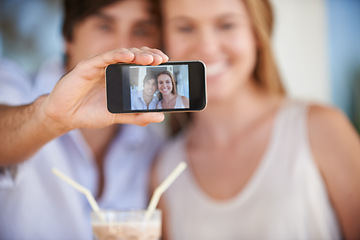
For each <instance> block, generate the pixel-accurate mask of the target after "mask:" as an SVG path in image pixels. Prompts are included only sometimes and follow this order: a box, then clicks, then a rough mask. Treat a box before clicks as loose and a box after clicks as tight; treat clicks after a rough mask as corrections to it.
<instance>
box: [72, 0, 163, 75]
mask: <svg viewBox="0 0 360 240" xmlns="http://www.w3.org/2000/svg"><path fill="white" fill-rule="evenodd" d="M149 4H150V3H149V2H148V0H122V1H119V2H115V3H113V4H110V5H108V6H106V7H104V8H101V9H99V11H98V12H97V13H95V14H93V15H91V16H89V17H87V18H85V19H84V20H83V21H81V22H79V23H78V24H76V25H75V26H74V30H73V39H72V41H70V42H66V53H67V55H68V57H69V58H68V64H67V68H68V70H70V69H72V68H74V67H75V66H76V64H78V63H79V62H80V61H81V60H82V59H84V58H87V57H90V56H93V55H96V54H100V53H103V52H106V51H109V50H112V49H116V48H129V47H137V48H139V47H142V46H148V47H155V48H156V47H159V44H160V36H159V29H158V27H157V26H156V22H155V20H154V18H153V17H152V16H151V14H150V13H149V10H148V9H149V6H150V5H149Z"/></svg>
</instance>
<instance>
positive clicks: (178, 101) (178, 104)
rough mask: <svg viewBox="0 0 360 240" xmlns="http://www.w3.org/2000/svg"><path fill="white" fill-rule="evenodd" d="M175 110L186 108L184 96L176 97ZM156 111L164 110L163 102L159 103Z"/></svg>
mask: <svg viewBox="0 0 360 240" xmlns="http://www.w3.org/2000/svg"><path fill="white" fill-rule="evenodd" d="M174 108H185V105H184V102H183V100H182V96H180V95H177V96H176V102H175V106H174ZM156 109H162V105H161V101H159V102H158V104H157V106H156Z"/></svg>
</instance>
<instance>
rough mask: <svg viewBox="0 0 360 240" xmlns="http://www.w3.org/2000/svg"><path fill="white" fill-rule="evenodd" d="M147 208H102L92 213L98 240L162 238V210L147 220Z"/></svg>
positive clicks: (94, 232)
mask: <svg viewBox="0 0 360 240" xmlns="http://www.w3.org/2000/svg"><path fill="white" fill-rule="evenodd" d="M145 213H146V210H131V211H121V210H100V211H98V212H92V213H91V225H92V230H93V234H94V237H95V239H96V240H105V239H106V240H109V239H112V240H140V239H141V240H160V238H161V211H160V210H155V211H154V213H153V214H151V217H150V219H149V220H145Z"/></svg>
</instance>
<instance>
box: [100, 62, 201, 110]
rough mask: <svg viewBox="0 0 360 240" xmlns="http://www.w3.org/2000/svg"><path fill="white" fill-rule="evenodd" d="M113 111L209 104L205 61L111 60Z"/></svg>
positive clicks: (191, 107)
mask: <svg viewBox="0 0 360 240" xmlns="http://www.w3.org/2000/svg"><path fill="white" fill-rule="evenodd" d="M105 76H106V95H107V96H106V99H107V108H108V110H109V112H111V113H136V112H185V111H201V110H203V109H204V108H205V107H206V77H205V64H204V63H203V62H201V61H177V62H167V63H164V64H160V65H158V66H143V65H136V64H123V63H117V64H111V65H109V66H107V68H106V72H105Z"/></svg>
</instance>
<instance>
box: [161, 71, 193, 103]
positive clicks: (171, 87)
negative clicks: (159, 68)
mask: <svg viewBox="0 0 360 240" xmlns="http://www.w3.org/2000/svg"><path fill="white" fill-rule="evenodd" d="M157 84H158V89H159V91H160V101H159V102H158V104H157V106H156V108H157V109H174V108H189V99H188V98H187V97H184V96H180V95H178V94H177V93H176V84H175V77H174V75H173V74H172V73H171V72H169V71H163V72H160V73H159V74H158V77H157Z"/></svg>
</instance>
